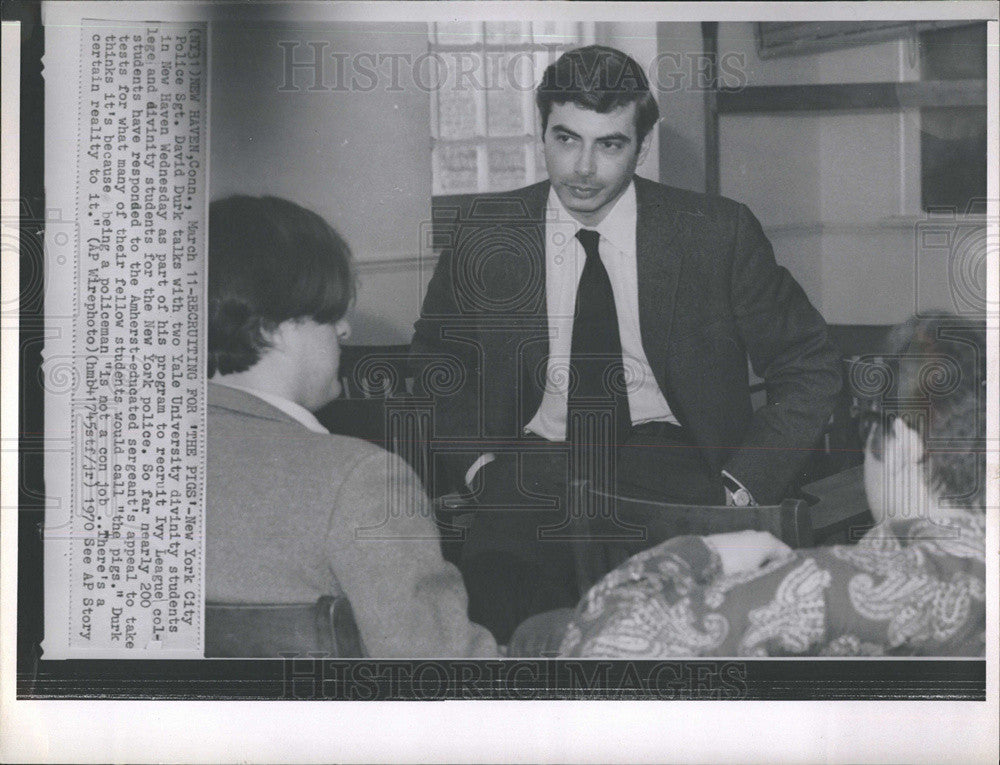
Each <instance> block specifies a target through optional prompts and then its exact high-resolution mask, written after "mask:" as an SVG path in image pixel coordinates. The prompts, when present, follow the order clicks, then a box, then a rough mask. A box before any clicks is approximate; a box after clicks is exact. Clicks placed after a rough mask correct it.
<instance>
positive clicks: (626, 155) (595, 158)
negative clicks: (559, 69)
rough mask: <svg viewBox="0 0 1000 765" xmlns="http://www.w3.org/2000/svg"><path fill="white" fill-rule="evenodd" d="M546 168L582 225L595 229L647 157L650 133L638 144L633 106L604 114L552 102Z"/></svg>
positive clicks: (566, 204) (562, 198)
mask: <svg viewBox="0 0 1000 765" xmlns="http://www.w3.org/2000/svg"><path fill="white" fill-rule="evenodd" d="M543 138H544V149H545V167H546V168H547V169H548V172H549V180H550V181H551V182H552V186H553V188H554V189H555V190H556V194H558V195H559V199H560V201H561V202H562V203H563V205H564V206H565V207H566V209H567V210H569V212H570V213H571V214H572V215H573V217H574V218H576V219H577V220H578V221H580V223H582V224H584V225H585V226H596V225H597V224H598V223H600V222H601V221H602V220H604V217H605V216H606V215H607V214H608V212H610V210H611V208H612V207H613V206H614V203H615V202H616V201H617V200H618V197H620V196H621V195H622V193H623V192H624V191H625V189H626V188H628V184H629V182H630V181H631V180H632V175H633V174H634V173H635V168H636V166H637V165H639V164H640V163H641V162H642V161H643V160H644V159H645V158H646V152H647V151H649V144H650V141H651V140H652V132H650V133H649V134H647V135H646V137H645V138H644V139H643V141H642V142H641V144H640V142H639V138H638V135H637V134H636V129H635V104H634V103H632V104H628V105H626V106H623V107H621V108H620V109H617V110H615V111H611V112H608V113H607V114H599V113H598V112H594V111H591V110H589V109H583V108H581V107H579V106H577V105H576V104H574V103H573V102H567V103H564V104H553V105H552V111H551V112H550V113H549V121H548V125H547V127H546V129H545V135H544V137H543Z"/></svg>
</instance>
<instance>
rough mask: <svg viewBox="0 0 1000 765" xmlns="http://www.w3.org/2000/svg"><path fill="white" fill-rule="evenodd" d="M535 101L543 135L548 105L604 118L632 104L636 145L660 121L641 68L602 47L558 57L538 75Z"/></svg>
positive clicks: (613, 50) (658, 109) (628, 59)
mask: <svg viewBox="0 0 1000 765" xmlns="http://www.w3.org/2000/svg"><path fill="white" fill-rule="evenodd" d="M535 101H536V103H537V104H538V111H539V113H540V114H541V117H542V134H543V135H544V134H545V129H546V128H547V127H548V124H549V113H550V112H551V111H552V104H565V103H568V102H573V103H574V104H576V105H577V106H579V107H581V108H583V109H589V110H590V111H594V112H597V113H599V114H606V113H607V112H610V111H613V110H615V109H619V108H621V107H623V106H627V105H628V104H632V103H634V104H635V131H636V134H637V135H638V138H639V141H640V142H641V141H642V139H643V138H645V137H646V134H647V133H648V132H649V131H650V130H652V129H653V125H655V124H656V121H657V120H658V119H659V118H660V108H659V107H658V106H657V105H656V99H655V98H653V94H652V93H651V92H650V90H649V80H648V79H647V78H646V73H645V72H644V71H643V70H642V67H641V66H639V64H638V63H636V61H635V60H634V59H632V58H630V57H629V56H627V55H625V54H624V53H622V52H621V51H620V50H616V49H615V48H609V47H607V46H604V45H588V46H586V47H584V48H576V49H574V50H571V51H567V52H566V53H564V54H563V55H561V56H560V57H559V60H558V61H556V62H555V63H554V64H550V65H549V67H548V68H547V69H546V70H545V74H543V75H542V81H541V83H539V85H538V90H537V91H536V93H535Z"/></svg>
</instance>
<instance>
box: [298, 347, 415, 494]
mask: <svg viewBox="0 0 1000 765" xmlns="http://www.w3.org/2000/svg"><path fill="white" fill-rule="evenodd" d="M409 353H410V348H409V346H408V345H345V346H343V348H342V349H341V357H340V374H341V385H342V387H343V394H342V396H341V397H340V398H338V399H335V400H334V401H331V402H330V403H329V404H327V405H326V406H324V407H323V408H322V409H320V410H319V411H318V412H316V419H317V420H319V422H320V424H322V425H323V427H325V428H326V429H327V430H329V431H330V432H331V433H336V434H338V435H344V436H352V437H354V438H361V439H364V440H365V441H369V442H371V443H373V444H376V445H378V446H381V447H382V448H383V449H385V450H387V451H390V452H392V453H393V454H396V455H398V456H400V457H402V458H403V459H404V460H405V461H406V462H407V463H408V464H409V465H410V467H412V468H413V469H414V471H415V472H416V473H417V475H418V476H419V477H420V479H421V481H422V482H423V483H424V486H428V482H429V479H430V475H429V470H430V455H429V453H428V446H427V431H428V429H429V423H428V422H427V420H429V417H430V414H429V411H428V410H427V409H426V407H421V406H420V405H419V404H420V402H418V401H415V400H414V399H413V397H412V393H413V375H412V370H411V365H410V357H409Z"/></svg>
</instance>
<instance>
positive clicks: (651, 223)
mask: <svg viewBox="0 0 1000 765" xmlns="http://www.w3.org/2000/svg"><path fill="white" fill-rule="evenodd" d="M635 191H636V201H637V204H638V215H637V216H636V236H635V250H636V270H637V275H638V277H639V330H640V334H641V335H642V347H643V350H644V351H645V352H646V358H647V360H648V361H649V366H650V367H651V368H652V370H653V373H654V375H655V376H656V379H657V382H658V383H659V384H660V389H661V390H663V391H666V379H665V377H666V374H665V373H666V364H667V342H668V340H669V338H670V327H671V325H672V323H673V318H674V310H675V308H676V305H677V286H678V284H679V282H680V274H681V267H682V264H683V253H682V252H681V251H680V250H679V249H678V248H677V247H676V246H675V240H676V238H677V236H678V233H679V229H680V227H679V226H678V225H677V220H676V218H677V215H676V211H675V210H674V209H673V206H672V205H670V204H669V203H668V201H667V200H666V198H665V196H664V195H663V194H661V193H657V192H658V189H657V187H656V184H654V183H652V182H651V181H646V180H644V179H642V178H636V180H635Z"/></svg>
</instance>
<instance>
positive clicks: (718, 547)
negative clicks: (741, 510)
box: [704, 531, 792, 576]
mask: <svg viewBox="0 0 1000 765" xmlns="http://www.w3.org/2000/svg"><path fill="white" fill-rule="evenodd" d="M704 540H705V544H707V545H708V546H709V547H711V548H712V549H714V550H715V551H716V552H717V553H718V554H719V558H721V560H722V573H723V574H725V575H727V576H728V575H730V574H738V573H741V572H745V571H754V570H755V569H758V568H760V567H761V566H763V565H764V564H765V563H768V562H769V561H772V560H776V559H778V558H784V557H786V556H788V555H791V553H792V548H791V547H789V546H788V545H786V544H785V543H784V542H782V541H781V540H780V539H778V538H777V537H776V536H774V535H773V534H771V533H769V532H767V531H731V532H729V533H727V534H712V535H711V536H707V537H704Z"/></svg>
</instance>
